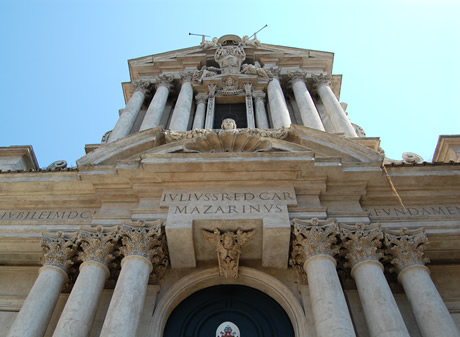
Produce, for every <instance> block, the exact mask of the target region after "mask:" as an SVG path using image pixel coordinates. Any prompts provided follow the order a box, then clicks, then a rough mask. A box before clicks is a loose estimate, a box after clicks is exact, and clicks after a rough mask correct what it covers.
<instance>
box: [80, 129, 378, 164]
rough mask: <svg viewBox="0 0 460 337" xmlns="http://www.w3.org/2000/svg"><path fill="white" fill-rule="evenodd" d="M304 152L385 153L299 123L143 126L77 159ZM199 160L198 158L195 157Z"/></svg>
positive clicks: (350, 158) (368, 157) (374, 156)
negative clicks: (284, 125) (248, 126)
mask: <svg viewBox="0 0 460 337" xmlns="http://www.w3.org/2000/svg"><path fill="white" fill-rule="evenodd" d="M218 152H222V153H228V154H229V155H231V156H232V157H233V158H237V157H238V153H241V154H242V153H248V152H265V153H267V154H269V153H274V152H299V153H300V152H301V153H305V154H308V157H309V158H310V157H311V158H321V159H324V158H340V159H341V161H342V162H351V163H359V162H362V163H370V162H381V161H382V160H383V156H382V155H381V154H380V153H378V152H376V151H374V150H372V149H371V148H369V147H366V146H364V145H362V144H360V142H359V141H358V140H354V139H352V138H345V137H343V136H338V135H334V134H329V133H325V132H322V131H318V130H315V129H311V128H308V127H304V126H299V125H294V124H293V125H291V127H290V128H282V129H277V130H273V129H268V130H259V129H236V130H226V131H219V130H191V131H180V132H179V131H164V130H163V128H162V127H157V128H153V129H148V130H144V131H141V132H137V133H135V134H132V135H130V136H127V137H124V138H121V139H118V140H116V141H114V142H111V143H108V144H102V145H100V146H98V147H97V148H95V149H94V150H93V151H91V152H90V153H88V154H87V155H86V156H84V157H82V158H80V159H79V160H77V166H78V167H81V166H87V165H115V164H116V163H118V162H120V161H125V160H131V161H132V160H135V161H136V160H137V161H140V160H141V156H142V155H147V154H148V155H149V156H155V155H165V154H169V155H171V156H174V155H175V154H179V153H181V154H187V153H200V154H201V155H203V156H206V155H207V154H209V153H218ZM194 160H196V158H195V159H194Z"/></svg>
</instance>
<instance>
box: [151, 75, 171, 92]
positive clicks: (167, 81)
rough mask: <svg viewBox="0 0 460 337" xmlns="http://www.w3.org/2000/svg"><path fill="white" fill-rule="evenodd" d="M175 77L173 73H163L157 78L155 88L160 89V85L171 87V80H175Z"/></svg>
mask: <svg viewBox="0 0 460 337" xmlns="http://www.w3.org/2000/svg"><path fill="white" fill-rule="evenodd" d="M173 79H174V77H173V76H172V75H166V74H161V75H160V76H158V77H157V78H155V88H156V89H158V88H159V87H166V88H167V89H169V88H170V87H171V82H172V81H173Z"/></svg>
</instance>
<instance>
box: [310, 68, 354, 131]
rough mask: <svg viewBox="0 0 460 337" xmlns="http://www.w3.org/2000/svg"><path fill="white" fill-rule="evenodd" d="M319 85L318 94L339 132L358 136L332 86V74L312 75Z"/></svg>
mask: <svg viewBox="0 0 460 337" xmlns="http://www.w3.org/2000/svg"><path fill="white" fill-rule="evenodd" d="M312 79H313V81H314V83H315V85H316V86H317V91H318V95H319V97H320V98H321V101H322V102H323V104H324V107H325V108H326V111H327V114H328V116H329V119H330V120H331V122H332V124H333V125H334V128H335V129H336V131H337V132H343V133H344V134H345V136H346V137H357V134H356V131H355V129H354V128H353V125H351V122H350V120H349V119H348V117H347V114H346V113H345V111H343V109H342V106H341V105H340V103H339V101H338V99H337V97H336V96H335V94H334V93H333V92H332V89H331V87H330V83H331V77H330V76H315V75H313V76H312Z"/></svg>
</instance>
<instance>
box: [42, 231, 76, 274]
mask: <svg viewBox="0 0 460 337" xmlns="http://www.w3.org/2000/svg"><path fill="white" fill-rule="evenodd" d="M40 244H41V246H42V249H43V256H42V258H41V264H42V265H44V266H54V267H57V268H60V269H62V270H63V271H64V272H65V273H67V270H68V268H69V267H70V266H71V265H72V264H73V262H72V261H71V259H72V258H73V257H74V255H75V254H76V251H77V247H76V245H75V242H74V238H71V239H69V238H65V237H64V233H62V232H57V233H56V234H43V237H42V239H41V242H40Z"/></svg>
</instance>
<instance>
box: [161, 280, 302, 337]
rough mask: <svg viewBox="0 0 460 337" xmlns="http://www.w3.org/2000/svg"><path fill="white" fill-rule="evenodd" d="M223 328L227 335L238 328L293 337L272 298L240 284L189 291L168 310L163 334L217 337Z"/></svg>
mask: <svg viewBox="0 0 460 337" xmlns="http://www.w3.org/2000/svg"><path fill="white" fill-rule="evenodd" d="M219 327H221V329H219ZM226 327H227V328H228V329H227V330H228V331H226V333H227V334H228V335H229V336H232V332H233V333H234V332H235V331H240V332H241V333H242V334H243V336H251V337H257V336H264V337H277V336H283V337H294V330H293V328H292V325H291V322H290V320H289V317H288V316H287V314H286V312H285V311H284V310H283V308H282V307H281V306H280V305H279V304H278V303H277V302H276V301H275V300H273V299H272V298H271V297H270V296H268V295H266V294H264V293H263V292H261V291H260V290H257V289H254V288H250V287H247V286H241V285H218V286H213V287H209V288H206V289H202V290H199V291H197V292H195V293H193V294H192V295H190V296H189V297H187V298H186V299H185V300H184V301H182V302H181V303H180V304H179V305H178V306H177V307H176V308H175V309H174V311H173V312H172V313H171V315H170V316H169V318H168V321H167V323H166V327H165V329H164V332H163V337H177V336H184V337H203V336H205V337H208V336H221V332H222V335H224V334H225V332H224V329H225V328H226ZM236 337H240V335H239V334H238V335H237V336H236Z"/></svg>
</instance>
